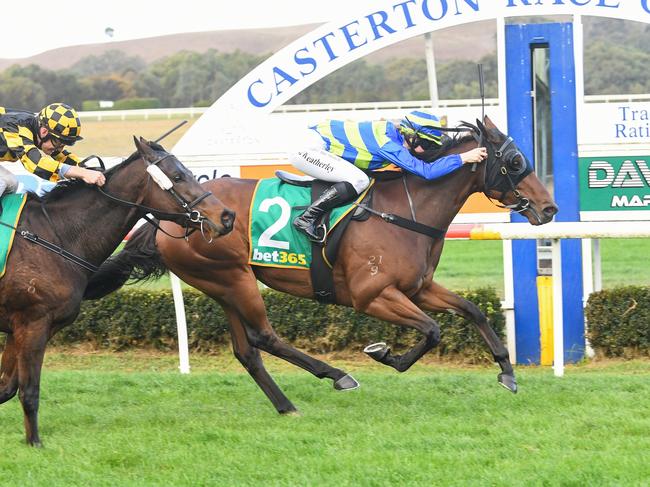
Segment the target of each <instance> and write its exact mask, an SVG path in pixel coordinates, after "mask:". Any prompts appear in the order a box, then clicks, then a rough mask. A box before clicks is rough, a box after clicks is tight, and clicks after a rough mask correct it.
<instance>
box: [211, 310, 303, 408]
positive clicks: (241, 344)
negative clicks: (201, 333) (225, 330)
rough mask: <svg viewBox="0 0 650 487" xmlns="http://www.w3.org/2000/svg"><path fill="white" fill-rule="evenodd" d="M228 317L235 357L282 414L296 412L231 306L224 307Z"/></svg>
mask: <svg viewBox="0 0 650 487" xmlns="http://www.w3.org/2000/svg"><path fill="white" fill-rule="evenodd" d="M223 308H224V311H225V313H226V315H227V316H228V324H229V325H230V336H231V337H232V347H233V352H234V354H235V357H237V360H239V362H240V363H241V364H242V365H243V366H244V368H245V369H246V370H247V371H248V373H249V374H250V376H251V377H252V378H253V380H254V381H255V382H256V383H257V385H258V386H259V387H260V389H262V391H263V392H264V394H266V397H268V398H269V400H270V401H271V402H272V403H273V405H274V406H275V409H277V411H278V413H280V414H287V413H292V412H295V411H296V408H295V407H294V405H293V404H291V401H289V399H288V398H287V396H285V395H284V393H283V392H282V391H281V390H280V388H279V387H278V385H277V384H276V383H275V381H274V380H273V378H272V377H271V376H270V375H269V373H268V372H267V371H266V368H265V367H264V363H263V362H262V356H261V354H260V351H259V350H258V349H256V348H254V347H251V346H250V344H249V343H248V339H247V338H246V330H245V329H244V325H243V324H242V322H241V319H240V318H239V316H238V315H237V312H236V311H235V310H233V309H232V308H230V307H229V306H223Z"/></svg>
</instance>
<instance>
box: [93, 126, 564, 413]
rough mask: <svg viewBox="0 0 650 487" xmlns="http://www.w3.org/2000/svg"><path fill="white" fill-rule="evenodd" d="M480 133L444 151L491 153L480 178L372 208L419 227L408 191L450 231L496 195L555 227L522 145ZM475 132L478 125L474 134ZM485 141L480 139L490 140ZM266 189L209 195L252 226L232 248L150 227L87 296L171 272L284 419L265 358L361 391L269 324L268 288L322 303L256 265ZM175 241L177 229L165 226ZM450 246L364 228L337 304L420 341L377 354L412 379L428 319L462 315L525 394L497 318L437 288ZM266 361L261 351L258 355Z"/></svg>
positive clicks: (472, 175)
mask: <svg viewBox="0 0 650 487" xmlns="http://www.w3.org/2000/svg"><path fill="white" fill-rule="evenodd" d="M484 124H485V125H483V124H482V123H481V122H478V121H477V125H478V128H477V127H474V129H475V131H474V136H471V135H470V136H467V135H466V136H464V137H460V136H456V137H454V138H453V139H448V141H447V142H446V143H445V145H444V146H443V153H461V152H465V151H467V150H469V149H471V148H474V147H476V146H477V145H478V144H479V142H480V143H481V144H483V145H485V146H486V147H487V149H488V154H489V157H488V160H487V161H486V162H484V163H481V164H478V165H477V167H475V168H472V167H471V166H470V165H465V166H463V167H462V168H460V169H458V170H457V171H454V172H452V173H451V174H449V175H447V176H445V177H443V178H441V179H438V180H435V181H426V180H424V179H421V178H419V177H417V176H414V175H411V174H405V175H404V178H405V179H404V180H402V179H397V180H391V181H380V182H377V183H376V185H375V189H374V195H373V203H372V206H373V208H374V209H375V210H378V211H380V212H391V213H394V214H397V215H399V216H402V217H404V218H409V219H410V218H411V214H412V211H411V208H410V207H409V203H408V200H409V197H407V194H405V188H404V184H406V185H407V187H408V189H409V192H410V195H411V197H412V204H413V210H414V213H415V215H416V216H417V221H418V222H420V223H422V224H425V225H428V226H431V227H435V228H437V229H443V230H446V229H447V228H448V226H449V225H450V224H451V222H452V220H453V218H454V216H455V215H456V214H457V213H458V212H459V210H460V209H461V207H462V206H463V204H464V202H465V201H466V200H467V198H468V197H469V195H471V194H472V193H476V192H484V193H485V194H486V195H488V196H489V197H491V198H495V199H497V200H499V201H500V202H502V203H503V204H504V205H508V206H509V207H510V208H512V209H514V210H516V211H520V212H521V213H522V214H523V215H526V216H527V218H528V220H529V221H530V223H532V224H533V225H541V224H543V223H547V222H549V221H550V220H551V219H552V218H553V215H555V213H557V211H558V209H557V206H556V205H555V203H554V202H553V200H552V198H551V196H550V195H549V193H548V192H547V191H546V189H545V188H544V186H543V185H542V184H541V182H540V181H539V179H538V178H537V177H536V176H535V174H534V172H532V166H531V164H530V162H529V161H528V160H527V159H526V158H525V157H524V156H523V155H522V154H521V152H520V151H519V150H518V149H517V147H516V145H515V143H514V142H513V140H512V139H511V138H510V137H507V136H506V135H504V134H503V133H501V132H500V131H499V130H498V129H497V128H496V127H495V126H494V124H493V123H492V122H491V121H490V120H489V118H488V117H485V120H484ZM467 125H469V124H467ZM479 136H480V137H479ZM256 183H257V181H255V180H243V179H236V178H223V179H219V180H213V181H209V182H207V183H204V185H205V187H206V188H208V189H210V190H211V191H214V192H217V193H218V194H219V195H220V197H221V198H223V200H224V202H226V203H227V204H228V205H229V206H230V207H232V208H234V209H236V211H237V213H238V215H240V217H239V218H238V219H237V223H236V225H235V230H234V231H233V232H232V233H231V234H230V235H229V236H227V237H225V238H222V239H219V241H217V242H215V244H213V245H208V244H207V243H206V242H204V241H203V240H202V239H201V238H197V237H192V238H190V245H189V247H188V246H186V245H185V244H184V243H183V242H178V241H175V240H172V239H170V238H168V237H167V236H165V235H164V234H161V233H160V232H158V234H156V231H155V229H154V228H149V227H145V228H142V229H140V230H139V231H138V232H136V235H134V237H133V238H132V239H131V240H130V242H129V243H128V244H127V245H126V246H125V248H124V250H123V251H122V252H120V253H119V254H117V255H116V256H114V257H112V258H111V259H109V260H108V261H107V262H106V263H105V264H104V265H103V266H102V269H101V270H100V271H99V272H98V273H97V274H96V275H95V276H94V277H93V279H92V281H91V282H90V284H89V287H88V289H87V291H86V296H87V297H88V298H91V299H92V298H97V297H101V296H103V295H105V294H108V293H109V292H111V291H112V290H115V289H117V288H119V287H120V286H121V285H122V284H123V283H124V282H125V281H126V280H127V279H128V278H129V276H130V275H132V272H133V271H134V270H138V271H139V272H138V275H140V276H141V275H143V274H144V275H155V274H156V273H158V274H160V273H162V272H164V270H165V269H170V270H171V271H173V272H174V273H175V274H176V275H178V276H179V277H180V278H181V279H182V280H183V281H185V282H187V283H188V284H190V285H191V286H194V287H195V288H197V289H200V290H201V291H203V292H204V293H205V294H207V295H208V296H210V297H212V298H213V299H215V300H216V301H218V302H219V303H220V304H221V306H222V307H223V309H224V310H225V313H226V315H227V317H228V320H229V326H230V331H231V335H232V341H233V348H234V353H235V356H236V357H237V358H238V359H239V361H240V362H241V363H242V364H243V366H244V367H245V368H246V370H247V371H248V372H249V374H250V375H251V376H252V377H253V379H254V380H255V382H257V384H258V385H259V386H260V387H261V389H262V390H263V391H264V393H265V394H266V395H267V396H268V398H269V399H270V400H271V402H272V403H273V405H274V406H275V407H276V409H277V410H278V412H280V413H286V412H291V411H295V408H294V406H293V404H292V403H291V402H290V401H289V399H287V397H286V396H285V395H284V394H283V393H282V391H281V390H280V389H279V388H278V386H277V385H276V384H275V382H274V381H273V379H272V378H271V377H270V376H269V374H268V373H267V371H266V370H265V368H264V365H263V363H262V359H261V356H260V353H259V350H264V351H266V352H268V353H271V354H273V355H275V356H277V357H281V358H283V359H285V360H287V361H289V362H291V363H293V364H295V365H298V366H300V367H302V368H304V369H305V370H307V371H309V372H311V373H312V374H314V375H315V376H316V377H319V378H323V377H327V378H330V379H332V380H334V381H335V382H334V385H335V387H336V388H338V389H349V388H354V387H357V386H358V384H357V383H356V381H354V379H352V378H351V377H350V376H349V375H347V374H346V373H345V372H343V371H341V370H338V369H335V368H333V367H331V366H329V365H327V364H326V363H323V362H322V361H319V360H315V359H314V358H312V357H309V356H308V355H306V354H304V353H302V352H300V351H298V350H296V349H295V348H293V347H292V346H290V345H288V344H286V343H284V342H283V341H282V340H281V339H280V338H279V337H278V336H277V335H276V333H275V332H274V330H273V328H272V327H271V324H270V323H269V321H268V319H267V316H266V311H265V308H264V302H263V300H262V297H261V295H260V292H259V290H258V280H260V281H262V282H263V283H265V284H266V285H267V286H269V287H271V288H273V289H277V290H279V291H282V292H286V293H289V294H293V295H295V296H300V297H304V298H313V289H312V283H311V278H310V273H309V271H307V270H300V269H278V268H272V267H261V266H251V265H249V264H248V256H249V245H250V243H249V235H248V223H247V222H248V213H249V205H250V202H251V195H252V193H253V190H254V189H255V185H256ZM162 226H163V228H165V229H167V231H170V232H173V231H178V229H177V228H176V227H175V226H174V225H173V224H163V225H162ZM443 244H444V238H442V237H441V238H431V237H430V236H427V235H423V234H420V233H415V232H412V231H409V230H406V229H404V228H401V227H398V226H394V225H390V224H388V223H385V222H383V221H382V220H380V219H378V218H377V217H376V216H371V217H370V219H368V220H366V221H364V222H359V221H353V222H352V223H350V226H349V227H348V229H347V230H346V233H345V235H344V236H343V238H342V241H341V245H340V249H339V252H338V256H337V259H336V263H335V265H334V282H335V289H336V297H337V302H338V303H339V304H342V305H346V306H352V307H354V309H355V310H357V311H359V312H363V313H366V314H368V315H370V316H373V317H375V318H379V319H380V320H384V321H388V322H391V323H394V324H396V325H403V326H408V327H412V328H415V329H417V330H418V331H420V332H421V333H422V335H424V337H423V338H422V340H421V341H420V342H418V343H417V344H416V345H415V346H414V347H413V348H411V349H410V350H408V351H407V352H406V353H404V354H403V355H399V356H395V355H392V354H391V353H390V350H389V349H388V348H387V347H385V346H383V345H381V346H376V347H373V348H371V349H367V350H366V352H367V353H369V355H370V356H372V357H373V358H374V359H376V360H378V361H380V362H382V363H384V364H387V365H390V366H392V367H394V368H395V369H397V370H398V371H400V372H402V371H405V370H406V369H408V368H409V367H410V366H411V365H412V364H413V363H415V361H417V360H418V359H419V358H420V357H421V356H422V355H424V354H425V353H426V352H427V351H428V350H430V349H431V348H432V347H434V346H436V344H437V343H438V342H439V337H440V331H439V327H438V325H437V324H436V322H435V321H434V320H433V319H431V318H430V317H429V316H428V315H427V314H426V313H425V312H424V311H433V312H442V311H454V312H456V313H458V314H460V315H461V316H463V317H465V318H466V319H468V320H470V321H472V322H473V323H474V324H475V325H476V326H477V327H478V330H479V332H480V333H481V335H482V336H483V338H484V339H485V341H486V342H487V345H488V346H489V348H490V350H491V352H492V354H493V356H494V359H495V361H496V362H497V363H498V364H499V365H500V367H501V373H500V374H499V376H498V380H499V382H500V383H501V384H502V385H504V386H505V387H506V388H508V389H510V390H511V391H513V392H516V390H517V389H516V388H517V385H516V381H515V377H514V372H513V369H512V365H511V363H510V360H509V357H508V352H507V349H506V348H505V347H504V346H503V345H502V343H501V342H500V340H499V338H498V336H497V335H496V333H495V332H494V331H493V330H492V328H491V327H490V326H489V324H488V322H487V319H486V317H485V316H484V314H483V313H482V312H481V311H480V310H479V308H478V307H477V306H476V305H474V304H473V303H471V302H469V301H467V300H465V299H463V298H461V297H459V296H457V295H455V294H454V293H452V292H450V291H448V290H447V289H445V288H443V287H442V286H440V285H439V284H437V283H435V282H434V281H433V280H432V278H433V273H434V271H435V269H436V267H437V265H438V261H439V259H440V254H441V252H442V247H443ZM258 349H259V350H258Z"/></svg>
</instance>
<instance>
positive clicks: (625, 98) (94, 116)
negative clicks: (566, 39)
mask: <svg viewBox="0 0 650 487" xmlns="http://www.w3.org/2000/svg"><path fill="white" fill-rule="evenodd" d="M584 101H585V103H621V102H642V101H650V94H644V95H587V96H585V98H584ZM435 105H436V107H438V108H441V109H444V108H457V107H480V106H481V100H480V99H461V100H439V101H438V102H437V103H436V104H435ZM485 105H486V106H498V105H499V100H498V98H486V100H485ZM431 106H432V102H431V101H429V100H420V101H382V102H366V103H318V104H312V105H283V106H281V107H279V108H278V109H277V110H275V112H274V113H296V112H300V113H303V112H335V111H376V110H414V109H416V108H427V107H431ZM207 109H208V107H186V108H148V109H138V110H96V111H87V112H79V116H80V117H81V118H82V119H84V120H98V121H101V120H116V119H118V120H127V119H131V120H133V119H136V120H142V119H144V120H149V119H159V118H182V117H189V118H195V117H200V116H201V115H202V114H203V113H204V112H205V111H206V110H207Z"/></svg>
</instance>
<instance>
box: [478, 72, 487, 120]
mask: <svg viewBox="0 0 650 487" xmlns="http://www.w3.org/2000/svg"><path fill="white" fill-rule="evenodd" d="M478 87H479V90H480V92H481V122H483V121H484V120H485V80H484V79H483V65H482V64H479V65H478Z"/></svg>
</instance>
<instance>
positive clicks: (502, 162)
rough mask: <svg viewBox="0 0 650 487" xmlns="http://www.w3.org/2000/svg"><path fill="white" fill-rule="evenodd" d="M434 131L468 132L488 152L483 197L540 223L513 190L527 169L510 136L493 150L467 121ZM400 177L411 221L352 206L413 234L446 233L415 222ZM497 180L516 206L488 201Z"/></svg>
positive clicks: (497, 186)
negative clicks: (514, 201)
mask: <svg viewBox="0 0 650 487" xmlns="http://www.w3.org/2000/svg"><path fill="white" fill-rule="evenodd" d="M438 129H439V130H442V131H444V132H457V133H460V132H470V133H471V134H472V136H473V137H474V140H476V142H477V144H478V147H486V149H487V151H488V159H487V160H486V161H485V164H486V170H485V175H484V182H483V187H484V191H483V194H485V196H486V197H487V198H488V199H489V200H490V201H491V202H492V204H494V205H495V206H498V207H499V208H506V209H509V210H511V211H515V212H517V213H521V212H523V211H526V210H530V211H531V212H533V214H534V215H535V217H536V218H537V219H538V220H539V221H541V219H540V217H539V215H538V214H537V212H536V211H535V209H534V208H533V207H532V206H531V205H530V200H529V199H528V198H526V197H524V196H522V195H521V193H520V191H519V190H518V189H517V186H516V182H517V183H518V182H519V181H520V180H521V179H523V178H524V177H525V176H526V175H528V173H529V172H530V170H529V168H528V165H527V164H526V163H525V161H526V159H525V158H524V157H523V155H522V154H521V153H520V152H519V150H518V149H517V147H516V146H515V145H514V140H513V139H512V137H509V136H508V137H506V140H505V141H504V142H503V144H501V147H499V148H498V149H497V150H494V149H493V147H492V145H491V144H486V143H485V135H484V131H483V130H481V128H479V127H478V126H476V125H472V124H471V123H469V122H461V123H460V125H459V126H458V127H439V128H438ZM517 156H520V157H521V160H522V161H524V162H523V163H522V164H521V165H520V167H518V168H517V167H514V163H513V161H514V160H515V159H516V157H517ZM477 167H478V164H477V163H474V164H472V172H476V170H477ZM492 167H495V168H496V169H497V171H496V172H495V171H492V170H491V168H492ZM509 169H511V170H509ZM488 173H489V174H488ZM511 175H512V176H515V177H517V178H518V181H516V182H515V181H513V178H512V177H511ZM402 177H403V181H404V191H405V192H406V197H407V199H408V202H409V208H410V210H411V216H412V217H413V219H412V220H409V219H407V218H403V217H401V216H399V215H395V214H392V213H384V212H380V211H377V210H374V209H372V208H370V207H369V206H367V205H365V204H363V203H357V204H356V206H358V207H359V208H362V209H363V210H365V211H367V212H369V213H372V214H373V215H376V216H379V217H380V218H381V219H382V220H384V221H385V222H387V223H391V224H393V225H397V226H399V227H402V228H406V229H407V230H411V231H413V232H416V233H421V234H423V235H427V236H429V237H431V238H433V239H438V238H444V236H445V234H446V233H447V230H446V229H445V230H441V229H439V228H436V227H432V226H429V225H424V224H422V223H419V222H418V221H417V220H416V217H415V208H414V207H413V200H412V198H411V194H410V192H409V189H408V186H407V184H406V175H403V176H402ZM497 178H502V179H505V182H506V183H507V186H506V189H505V190H502V191H508V190H510V191H512V192H513V194H514V196H515V198H517V202H516V203H513V204H511V205H502V204H499V203H496V202H494V201H493V199H492V198H490V196H488V194H487V191H489V190H491V189H498V190H500V186H501V182H499V181H497Z"/></svg>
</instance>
